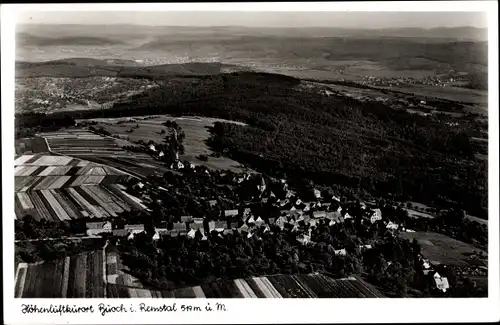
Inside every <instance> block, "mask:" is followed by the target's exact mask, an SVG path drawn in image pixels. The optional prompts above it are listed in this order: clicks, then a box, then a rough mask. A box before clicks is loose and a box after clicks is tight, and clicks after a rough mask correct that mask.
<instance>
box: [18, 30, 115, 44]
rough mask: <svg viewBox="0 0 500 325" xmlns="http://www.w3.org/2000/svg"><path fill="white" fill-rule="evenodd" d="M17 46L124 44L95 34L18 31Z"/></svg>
mask: <svg viewBox="0 0 500 325" xmlns="http://www.w3.org/2000/svg"><path fill="white" fill-rule="evenodd" d="M16 42H17V44H16V45H17V46H23V47H24V46H36V47H40V46H62V45H71V46H105V45H118V44H124V43H123V42H122V41H120V40H117V39H111V38H105V37H96V36H66V37H43V36H35V35H31V34H28V33H19V34H17V37H16Z"/></svg>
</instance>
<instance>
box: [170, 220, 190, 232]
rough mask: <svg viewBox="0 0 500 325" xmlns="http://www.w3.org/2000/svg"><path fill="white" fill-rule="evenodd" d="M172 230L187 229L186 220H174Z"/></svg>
mask: <svg viewBox="0 0 500 325" xmlns="http://www.w3.org/2000/svg"><path fill="white" fill-rule="evenodd" d="M172 230H175V231H181V230H187V225H186V224H185V223H184V222H174V224H173V228H172Z"/></svg>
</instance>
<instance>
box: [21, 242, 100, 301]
mask: <svg viewBox="0 0 500 325" xmlns="http://www.w3.org/2000/svg"><path fill="white" fill-rule="evenodd" d="M103 272H104V268H103V254H102V250H95V251H90V252H86V253H82V254H79V255H75V256H71V257H67V258H65V259H60V260H55V261H50V262H41V263H33V264H26V263H20V264H19V266H18V270H17V273H16V283H15V297H16V298H102V297H104V290H105V287H106V284H105V282H104V274H103Z"/></svg>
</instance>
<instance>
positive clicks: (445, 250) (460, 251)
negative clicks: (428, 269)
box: [399, 231, 487, 266]
mask: <svg viewBox="0 0 500 325" xmlns="http://www.w3.org/2000/svg"><path fill="white" fill-rule="evenodd" d="M399 236H400V237H402V238H404V239H408V240H413V239H416V240H417V241H418V243H419V244H420V246H421V247H422V255H424V256H425V257H426V258H428V259H429V260H430V261H431V263H433V264H446V265H457V266H467V265H478V264H479V265H486V264H487V260H479V259H475V258H474V259H472V258H470V257H469V256H471V254H473V253H474V252H483V254H485V255H487V253H486V252H485V251H483V250H481V249H479V248H476V247H474V246H473V245H471V244H467V243H464V242H461V241H459V240H456V239H453V238H451V237H448V236H446V235H442V234H438V233H434V232H422V231H417V232H402V233H400V235H399Z"/></svg>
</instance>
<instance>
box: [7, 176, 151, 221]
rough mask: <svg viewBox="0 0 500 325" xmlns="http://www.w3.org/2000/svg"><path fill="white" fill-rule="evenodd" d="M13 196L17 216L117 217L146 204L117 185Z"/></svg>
mask: <svg viewBox="0 0 500 325" xmlns="http://www.w3.org/2000/svg"><path fill="white" fill-rule="evenodd" d="M14 199H15V212H16V218H23V217H24V216H26V215H31V216H32V217H33V218H35V219H36V220H41V219H45V220H49V221H64V220H71V219H78V218H82V217H86V216H89V217H91V218H108V217H116V216H118V215H119V214H120V213H122V212H124V211H130V210H132V209H143V208H144V206H143V205H142V203H141V201H140V200H139V199H137V198H135V197H133V196H131V195H129V194H128V193H126V192H125V191H124V190H122V189H121V188H118V187H116V186H114V185H84V186H79V187H68V188H59V189H46V190H37V191H28V192H18V193H15V195H14Z"/></svg>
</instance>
